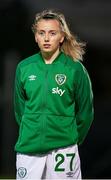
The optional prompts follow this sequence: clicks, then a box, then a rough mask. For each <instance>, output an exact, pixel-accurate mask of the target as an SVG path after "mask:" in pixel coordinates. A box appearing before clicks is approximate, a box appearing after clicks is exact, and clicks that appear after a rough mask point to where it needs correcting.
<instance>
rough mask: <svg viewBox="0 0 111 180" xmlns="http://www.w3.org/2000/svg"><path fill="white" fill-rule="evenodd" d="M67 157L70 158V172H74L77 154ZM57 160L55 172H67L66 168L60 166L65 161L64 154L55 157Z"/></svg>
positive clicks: (67, 155)
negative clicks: (74, 161)
mask: <svg viewBox="0 0 111 180" xmlns="http://www.w3.org/2000/svg"><path fill="white" fill-rule="evenodd" d="M66 157H69V158H70V171H73V160H74V157H75V153H71V154H66ZM55 160H56V162H57V164H56V166H55V171H65V168H61V167H60V165H61V164H62V163H63V162H64V161H65V157H64V155H63V154H57V155H56V156H55Z"/></svg>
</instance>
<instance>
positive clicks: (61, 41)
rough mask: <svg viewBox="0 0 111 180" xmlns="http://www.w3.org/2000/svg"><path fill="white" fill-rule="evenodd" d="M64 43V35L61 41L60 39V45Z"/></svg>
mask: <svg viewBox="0 0 111 180" xmlns="http://www.w3.org/2000/svg"><path fill="white" fill-rule="evenodd" d="M63 41H64V35H62V37H61V39H60V43H63Z"/></svg>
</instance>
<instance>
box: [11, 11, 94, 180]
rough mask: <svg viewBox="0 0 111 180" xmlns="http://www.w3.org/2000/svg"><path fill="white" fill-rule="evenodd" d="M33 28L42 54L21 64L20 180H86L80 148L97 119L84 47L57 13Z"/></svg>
mask: <svg viewBox="0 0 111 180" xmlns="http://www.w3.org/2000/svg"><path fill="white" fill-rule="evenodd" d="M32 30H33V32H34V36H35V41H36V42H37V44H38V46H39V48H40V52H39V53H37V54H34V55H32V56H31V57H28V58H26V59H25V60H23V61H21V62H20V63H19V64H18V66H17V70H16V77H15V98H14V105H15V117H16V121H17V123H18V125H19V127H20V131H19V137H18V140H17V143H16V145H15V150H16V152H17V162H16V167H17V179H41V178H48V179H81V168H80V158H79V154H78V145H79V144H81V143H82V142H83V140H84V138H85V136H86V134H87V132H88V130H89V127H90V125H91V123H92V120H93V93H92V87H91V81H90V78H89V75H88V72H87V70H86V69H85V67H84V66H83V65H82V63H81V62H80V60H82V55H83V54H84V50H83V46H84V44H83V43H80V42H77V40H76V38H75V36H74V35H72V34H71V32H70V30H69V28H68V26H67V24H66V21H65V18H64V15H62V14H61V13H58V12H55V11H52V10H45V11H43V12H41V13H38V14H37V15H36V17H35V22H34V24H33V26H32Z"/></svg>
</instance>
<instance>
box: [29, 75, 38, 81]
mask: <svg viewBox="0 0 111 180" xmlns="http://www.w3.org/2000/svg"><path fill="white" fill-rule="evenodd" d="M36 77H37V76H35V75H30V76H28V78H29V81H34V80H36Z"/></svg>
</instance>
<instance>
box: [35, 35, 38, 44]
mask: <svg viewBox="0 0 111 180" xmlns="http://www.w3.org/2000/svg"><path fill="white" fill-rule="evenodd" d="M35 42H36V43H37V42H38V40H37V35H36V34H35Z"/></svg>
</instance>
